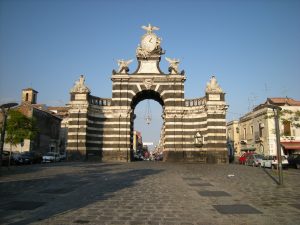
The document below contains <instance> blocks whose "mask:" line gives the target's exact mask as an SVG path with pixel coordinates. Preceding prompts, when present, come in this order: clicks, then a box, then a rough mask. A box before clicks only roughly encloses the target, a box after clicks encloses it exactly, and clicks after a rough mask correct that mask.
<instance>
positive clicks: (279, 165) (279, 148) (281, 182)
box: [267, 105, 283, 185]
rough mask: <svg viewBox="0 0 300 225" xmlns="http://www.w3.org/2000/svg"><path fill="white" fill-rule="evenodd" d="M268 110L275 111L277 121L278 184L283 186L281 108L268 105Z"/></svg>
mask: <svg viewBox="0 0 300 225" xmlns="http://www.w3.org/2000/svg"><path fill="white" fill-rule="evenodd" d="M267 107H268V108H271V109H273V112H274V120H275V133H276V146H277V162H278V163H277V170H278V178H279V181H278V184H279V185H282V184H283V174H282V159H281V146H280V129H279V112H280V111H281V109H282V108H281V107H279V106H277V105H267Z"/></svg>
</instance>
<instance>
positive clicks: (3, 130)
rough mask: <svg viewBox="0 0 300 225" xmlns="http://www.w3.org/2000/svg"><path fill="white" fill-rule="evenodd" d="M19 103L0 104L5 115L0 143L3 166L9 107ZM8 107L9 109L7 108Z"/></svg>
mask: <svg viewBox="0 0 300 225" xmlns="http://www.w3.org/2000/svg"><path fill="white" fill-rule="evenodd" d="M17 105H18V103H14V102H11V103H6V104H3V105H1V106H0V108H1V112H2V115H3V126H2V130H1V143H0V166H2V153H3V146H4V136H5V130H6V119H7V115H8V112H9V109H10V108H12V107H14V106H17ZM5 109H7V110H5Z"/></svg>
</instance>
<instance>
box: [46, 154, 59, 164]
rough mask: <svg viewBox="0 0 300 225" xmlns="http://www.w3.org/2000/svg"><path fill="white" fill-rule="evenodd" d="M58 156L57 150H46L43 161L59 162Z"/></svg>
mask: <svg viewBox="0 0 300 225" xmlns="http://www.w3.org/2000/svg"><path fill="white" fill-rule="evenodd" d="M59 161H60V156H59V153H57V152H48V153H47V154H46V155H44V156H43V162H44V163H46V162H59Z"/></svg>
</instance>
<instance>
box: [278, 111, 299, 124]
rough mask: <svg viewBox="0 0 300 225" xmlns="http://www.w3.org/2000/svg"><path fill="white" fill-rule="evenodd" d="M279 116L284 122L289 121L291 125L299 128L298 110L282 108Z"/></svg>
mask: <svg viewBox="0 0 300 225" xmlns="http://www.w3.org/2000/svg"><path fill="white" fill-rule="evenodd" d="M279 117H280V119H281V121H282V122H283V124H284V123H289V124H290V125H291V126H293V127H295V128H300V111H299V110H297V111H292V110H288V109H283V110H282V111H281V112H280V114H279Z"/></svg>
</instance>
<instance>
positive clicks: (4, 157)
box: [2, 151, 12, 166]
mask: <svg viewBox="0 0 300 225" xmlns="http://www.w3.org/2000/svg"><path fill="white" fill-rule="evenodd" d="M9 154H10V153H9V151H2V165H3V166H8V164H9V163H8V162H9ZM10 162H11V163H12V159H10ZM11 163H10V164H11Z"/></svg>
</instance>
